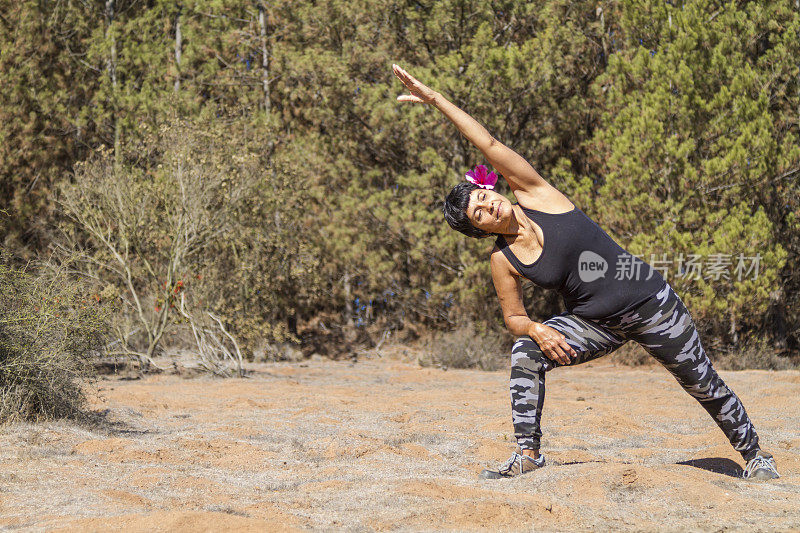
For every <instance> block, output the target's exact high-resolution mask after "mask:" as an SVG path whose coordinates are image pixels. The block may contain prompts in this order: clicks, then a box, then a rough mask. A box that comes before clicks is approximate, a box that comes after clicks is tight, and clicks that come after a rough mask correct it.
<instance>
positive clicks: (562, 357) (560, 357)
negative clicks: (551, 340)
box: [553, 344, 569, 365]
mask: <svg viewBox="0 0 800 533" xmlns="http://www.w3.org/2000/svg"><path fill="white" fill-rule="evenodd" d="M553 352H555V354H556V360H557V361H558V362H559V363H561V364H562V365H568V364H569V356H568V355H567V354H565V353H564V350H562V349H561V346H560V345H558V344H556V345H555V347H554V348H553Z"/></svg>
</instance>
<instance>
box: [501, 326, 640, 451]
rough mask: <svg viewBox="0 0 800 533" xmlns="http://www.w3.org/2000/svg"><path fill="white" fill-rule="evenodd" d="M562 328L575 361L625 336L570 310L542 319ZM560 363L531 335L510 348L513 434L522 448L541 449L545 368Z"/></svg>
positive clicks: (608, 348) (616, 345) (588, 358)
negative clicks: (546, 352) (548, 355)
mask: <svg viewBox="0 0 800 533" xmlns="http://www.w3.org/2000/svg"><path fill="white" fill-rule="evenodd" d="M543 323H544V324H545V325H547V326H550V327H551V328H553V329H555V330H557V331H559V332H560V333H561V334H562V335H564V337H566V339H567V342H568V343H569V345H570V346H572V348H573V349H574V350H575V351H576V352H577V354H578V356H577V359H576V360H575V362H574V363H573V364H580V363H585V362H586V361H591V360H592V359H597V358H598V357H601V356H603V355H606V354H608V353H611V352H613V351H614V350H616V349H617V348H619V347H620V346H622V345H623V344H625V342H626V339H624V338H623V337H622V336H621V335H617V334H615V333H612V332H610V331H607V330H606V329H604V328H603V327H601V326H599V325H598V324H596V323H594V322H590V321H588V320H585V319H582V318H580V317H577V316H575V315H572V314H569V313H563V314H561V315H557V316H554V317H552V318H550V319H548V320H545V321H544V322H543ZM557 366H561V365H560V364H559V363H556V362H555V361H552V360H551V359H549V358H548V357H547V356H546V355H544V353H542V350H541V349H540V348H539V345H538V344H536V342H535V341H534V340H533V339H531V338H530V337H528V336H523V337H519V338H518V339H517V341H516V342H515V343H514V347H513V349H512V350H511V419H512V422H513V423H514V436H515V437H516V438H517V443H518V444H519V447H520V448H521V449H523V450H538V449H539V443H540V440H541V437H542V431H541V427H540V422H541V418H542V405H543V403H544V382H545V377H544V375H545V372H547V371H548V370H551V369H553V368H555V367H557Z"/></svg>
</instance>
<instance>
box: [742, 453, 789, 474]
mask: <svg viewBox="0 0 800 533" xmlns="http://www.w3.org/2000/svg"><path fill="white" fill-rule="evenodd" d="M742 477H743V478H745V479H757V480H766V479H776V478H779V477H781V476H780V475H779V474H778V470H777V469H776V468H775V459H773V458H772V454H770V453H767V452H764V451H761V450H758V452H756V456H755V457H753V458H752V459H750V460H749V461H747V466H746V467H745V468H744V472H742Z"/></svg>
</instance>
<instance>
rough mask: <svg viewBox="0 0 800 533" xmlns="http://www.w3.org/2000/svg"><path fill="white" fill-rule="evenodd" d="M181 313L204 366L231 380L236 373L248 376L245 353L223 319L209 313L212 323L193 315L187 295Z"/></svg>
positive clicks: (183, 299)
mask: <svg viewBox="0 0 800 533" xmlns="http://www.w3.org/2000/svg"><path fill="white" fill-rule="evenodd" d="M178 311H179V312H180V314H181V315H182V316H183V317H184V318H185V319H186V323H187V324H188V326H189V328H190V329H191V330H192V335H193V336H194V340H195V344H196V346H197V357H198V359H199V365H200V367H201V368H203V369H204V370H207V371H208V372H211V373H213V374H216V375H218V376H222V377H231V376H232V375H233V374H234V373H235V374H236V375H237V376H239V377H244V367H243V366H242V351H241V350H240V349H239V343H238V342H236V339H235V338H234V337H233V335H231V334H230V333H229V332H228V330H227V329H225V326H224V325H223V324H222V321H221V320H220V319H219V317H217V316H216V315H214V314H213V313H211V312H209V311H206V312H205V315H206V317H207V318H208V319H210V321H209V320H208V319H201V318H198V317H196V316H194V315H192V314H190V313H189V311H188V310H187V308H186V297H185V295H184V294H181V303H180V306H179V307H178ZM212 324H213V325H212ZM215 326H216V327H215Z"/></svg>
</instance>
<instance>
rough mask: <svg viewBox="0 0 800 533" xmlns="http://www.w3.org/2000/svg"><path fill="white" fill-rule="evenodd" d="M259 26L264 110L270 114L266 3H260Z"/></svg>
mask: <svg viewBox="0 0 800 533" xmlns="http://www.w3.org/2000/svg"><path fill="white" fill-rule="evenodd" d="M258 26H259V30H260V33H261V84H262V86H263V88H264V111H266V112H267V114H269V109H270V101H269V50H268V48H267V17H266V9H265V8H264V3H263V2H259V3H258Z"/></svg>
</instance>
